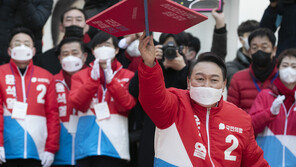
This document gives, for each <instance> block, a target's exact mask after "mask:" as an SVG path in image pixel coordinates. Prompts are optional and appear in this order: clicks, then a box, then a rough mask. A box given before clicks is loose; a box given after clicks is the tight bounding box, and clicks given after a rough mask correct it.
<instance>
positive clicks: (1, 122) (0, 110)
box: [0, 94, 4, 147]
mask: <svg viewBox="0 0 296 167" xmlns="http://www.w3.org/2000/svg"><path fill="white" fill-rule="evenodd" d="M0 104H1V105H0V147H3V146H4V138H3V129H4V120H3V114H4V112H3V98H2V94H0Z"/></svg>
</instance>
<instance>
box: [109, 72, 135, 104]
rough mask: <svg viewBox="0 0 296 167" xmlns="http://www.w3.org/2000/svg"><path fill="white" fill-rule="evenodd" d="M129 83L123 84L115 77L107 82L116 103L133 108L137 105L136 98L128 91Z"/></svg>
mask: <svg viewBox="0 0 296 167" xmlns="http://www.w3.org/2000/svg"><path fill="white" fill-rule="evenodd" d="M128 85H129V84H128V83H127V84H126V85H121V84H120V83H119V82H118V81H117V80H116V78H114V79H113V80H112V81H111V82H110V83H109V84H107V89H108V91H109V92H110V94H111V96H112V97H113V98H114V101H115V102H116V103H118V104H119V105H120V106H122V107H123V108H124V109H126V110H131V109H132V108H133V107H134V106H135V105H136V100H135V98H134V97H133V96H132V95H131V94H130V93H129V92H128Z"/></svg>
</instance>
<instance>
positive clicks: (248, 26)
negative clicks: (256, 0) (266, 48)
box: [237, 20, 260, 36]
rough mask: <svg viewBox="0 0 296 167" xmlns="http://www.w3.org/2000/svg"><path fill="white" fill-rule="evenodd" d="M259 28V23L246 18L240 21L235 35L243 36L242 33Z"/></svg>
mask: <svg viewBox="0 0 296 167" xmlns="http://www.w3.org/2000/svg"><path fill="white" fill-rule="evenodd" d="M258 28H260V24H259V22H258V21H256V20H247V21H245V22H242V23H241V24H240V25H239V26H238V28H237V35H238V36H243V35H244V33H247V32H250V33H251V32H253V31H254V30H256V29H258Z"/></svg>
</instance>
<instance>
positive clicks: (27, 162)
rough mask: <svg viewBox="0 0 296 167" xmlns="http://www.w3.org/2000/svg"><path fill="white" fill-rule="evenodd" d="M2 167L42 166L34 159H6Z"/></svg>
mask: <svg viewBox="0 0 296 167" xmlns="http://www.w3.org/2000/svg"><path fill="white" fill-rule="evenodd" d="M2 167H42V165H41V161H40V160H36V159H6V163H4V164H3V165H2Z"/></svg>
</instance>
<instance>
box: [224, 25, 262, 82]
mask: <svg viewBox="0 0 296 167" xmlns="http://www.w3.org/2000/svg"><path fill="white" fill-rule="evenodd" d="M258 28H260V26H259V23H258V22H257V21H255V20H247V21H245V22H243V23H241V24H240V25H239V26H238V28H237V34H238V37H239V42H240V43H241V45H242V47H241V48H239V49H238V50H237V52H236V57H235V59H234V60H233V61H230V62H227V63H226V67H227V87H229V84H230V81H231V78H232V76H233V75H234V74H235V73H237V72H238V71H241V70H244V69H247V68H249V66H250V64H251V62H252V57H251V55H250V54H249V49H250V46H249V42H248V38H249V36H250V34H251V33H252V32H253V31H254V30H256V29H258Z"/></svg>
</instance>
